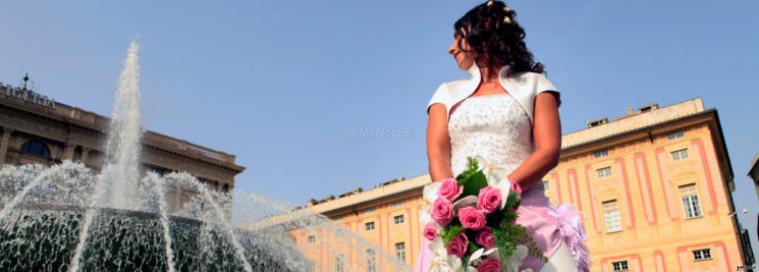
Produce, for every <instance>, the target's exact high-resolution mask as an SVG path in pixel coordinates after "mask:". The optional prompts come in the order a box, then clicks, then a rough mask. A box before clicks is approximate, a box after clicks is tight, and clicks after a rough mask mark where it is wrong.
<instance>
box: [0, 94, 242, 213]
mask: <svg viewBox="0 0 759 272" xmlns="http://www.w3.org/2000/svg"><path fill="white" fill-rule="evenodd" d="M109 124H110V119H109V118H107V117H104V116H101V115H98V114H95V113H92V112H88V111H85V110H82V109H80V108H77V107H72V106H69V105H66V104H63V103H58V102H55V101H54V100H52V99H49V98H47V97H45V96H42V95H40V94H38V93H36V92H34V91H32V90H28V89H26V88H25V87H20V88H19V87H12V86H9V85H5V84H0V164H15V165H19V164H30V163H39V164H44V165H50V164H55V163H60V162H61V161H63V160H74V161H80V162H82V163H83V164H85V165H86V166H88V167H90V168H93V169H95V170H99V169H101V167H102V165H103V161H104V154H105V150H104V147H105V141H106V140H107V137H106V132H107V130H108V126H109ZM142 141H143V150H142V162H143V166H144V167H145V169H146V170H148V171H155V172H157V173H159V174H163V173H167V174H168V173H170V172H174V171H177V172H187V173H190V174H192V175H194V176H196V177H198V179H199V180H200V181H201V182H203V183H205V184H206V185H207V186H208V187H209V188H211V189H212V190H214V191H219V192H229V191H232V190H233V189H234V186H235V176H236V175H237V174H239V173H241V172H242V171H244V170H245V168H244V167H242V166H239V165H237V164H236V163H235V156H234V155H231V154H227V153H225V152H221V151H217V150H213V149H210V148H207V147H203V146H200V145H197V144H194V143H190V142H187V141H185V140H180V139H176V138H172V137H169V136H166V135H162V134H160V133H157V132H153V131H146V132H145V133H144V135H143V139H142ZM175 190H176V191H177V192H176V194H175V197H174V198H173V203H170V205H174V206H176V205H181V203H182V202H183V201H184V200H186V199H187V198H189V195H188V194H189V193H191V192H187V193H184V192H182V190H183V189H182V188H175Z"/></svg>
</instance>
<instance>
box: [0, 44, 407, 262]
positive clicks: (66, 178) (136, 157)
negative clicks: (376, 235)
mask: <svg viewBox="0 0 759 272" xmlns="http://www.w3.org/2000/svg"><path fill="white" fill-rule="evenodd" d="M138 50H139V45H138V43H136V42H132V43H131V45H130V46H129V49H128V51H127V55H126V60H125V62H124V68H123V70H122V73H121V76H120V78H119V84H118V90H117V93H116V97H115V99H114V107H113V114H112V118H111V122H112V123H111V126H110V129H109V133H108V140H107V144H106V147H105V150H106V156H105V158H106V159H105V162H104V165H103V168H102V171H100V172H96V171H94V170H92V169H90V168H88V167H86V166H84V165H83V164H81V163H78V162H71V161H63V162H62V163H60V164H57V165H52V166H49V167H47V166H41V165H22V166H13V165H5V166H3V167H2V168H1V169H0V205H2V206H0V271H172V272H173V271H246V272H250V271H320V270H322V269H323V268H325V267H329V270H335V266H336V265H338V266H340V267H342V268H343V271H353V270H354V268H353V267H352V266H350V265H348V264H347V263H346V264H345V265H344V266H343V264H342V263H341V264H337V263H335V260H340V258H342V254H341V252H342V251H341V249H345V248H350V249H352V252H353V251H355V252H354V253H352V254H351V256H348V257H346V259H347V258H349V257H350V258H352V257H354V256H355V258H360V259H361V260H372V265H373V266H374V267H373V268H374V270H375V271H388V270H392V271H403V270H409V268H408V267H407V266H405V265H404V264H403V263H401V262H400V261H399V260H398V259H397V258H396V257H395V256H392V255H390V254H387V253H386V252H385V251H384V250H382V249H380V248H379V247H377V246H376V245H375V244H373V243H371V242H369V241H367V240H365V239H363V238H362V237H361V236H360V235H358V234H354V233H352V232H350V231H349V230H347V229H344V228H342V227H341V226H339V225H338V224H335V223H334V222H332V221H331V220H329V219H328V218H326V217H324V216H322V215H320V214H315V213H312V212H309V211H308V210H307V209H294V208H293V207H294V205H291V204H288V203H285V202H282V201H276V200H273V199H269V198H266V197H264V196H261V195H258V194H254V193H244V192H236V193H234V195H232V194H229V193H219V192H215V191H211V190H208V189H207V188H206V186H205V185H204V184H202V183H201V182H199V181H198V179H197V178H195V177H193V176H191V175H189V174H187V173H170V174H167V175H164V176H159V175H158V174H156V173H145V172H144V171H143V169H141V167H140V165H141V164H140V154H141V153H140V149H141V136H142V131H143V129H142V126H141V124H140V106H139V95H140V85H139V62H138ZM178 187H181V188H189V189H190V190H193V191H195V192H197V193H196V194H194V195H193V196H192V197H191V199H190V200H189V201H187V202H186V203H184V204H183V206H182V207H178V208H177V209H174V210H169V208H168V207H167V202H166V199H167V196H168V195H170V194H172V193H173V191H174V190H175V188H178ZM296 230H297V231H304V232H307V233H309V234H311V235H313V236H315V237H319V238H318V240H319V241H320V242H319V243H316V244H315V245H307V244H304V243H302V242H301V243H298V241H296V240H295V239H293V237H292V236H291V232H293V231H296ZM315 247H317V248H315ZM322 249H326V254H319V256H320V257H317V259H309V258H308V257H306V255H308V254H307V253H308V252H310V251H313V250H322ZM368 251H371V252H372V254H368V253H367V252H368ZM320 252H321V251H320ZM374 253H376V255H375V254H374ZM367 254H368V255H367ZM370 255H371V256H370ZM338 256H339V257H338ZM339 262H341V261H339ZM361 263H362V264H363V263H365V262H363V261H362V262H361ZM358 269H359V270H361V271H365V270H366V269H365V268H363V266H362V267H361V268H358Z"/></svg>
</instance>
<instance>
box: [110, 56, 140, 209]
mask: <svg viewBox="0 0 759 272" xmlns="http://www.w3.org/2000/svg"><path fill="white" fill-rule="evenodd" d="M139 49H140V46H139V44H138V43H137V42H136V41H133V42H132V43H131V44H130V45H129V49H128V50H127V55H126V60H125V61H124V69H123V70H122V72H121V76H120V77H119V87H118V90H117V91H116V97H115V99H114V101H113V114H112V115H111V127H110V129H109V131H108V142H107V145H106V149H105V150H106V151H105V154H106V161H105V167H104V168H103V173H102V180H103V181H104V182H107V183H108V186H105V188H104V189H105V190H104V193H106V194H107V196H108V197H106V198H104V199H107V200H108V201H107V202H106V203H102V204H103V205H105V206H108V207H112V208H116V209H135V208H137V207H135V206H134V205H135V204H136V203H135V202H136V200H137V194H136V193H137V192H135V190H134V189H135V187H136V186H135V185H136V184H137V180H139V178H140V173H141V167H140V165H141V164H140V151H141V149H142V145H141V139H142V126H141V124H140V64H139V62H138V56H137V52H138V50H139ZM101 183H103V182H101Z"/></svg>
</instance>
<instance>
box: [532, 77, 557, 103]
mask: <svg viewBox="0 0 759 272" xmlns="http://www.w3.org/2000/svg"><path fill="white" fill-rule="evenodd" d="M535 81H536V82H535V97H537V96H538V94H540V93H542V92H552V93H555V94H556V99H557V100H558V102H559V104H558V105H561V93H560V92H559V89H558V88H556V86H554V85H553V83H551V81H550V80H548V78H547V77H546V75H545V74H542V73H541V74H538V75H537V76H536V79H535Z"/></svg>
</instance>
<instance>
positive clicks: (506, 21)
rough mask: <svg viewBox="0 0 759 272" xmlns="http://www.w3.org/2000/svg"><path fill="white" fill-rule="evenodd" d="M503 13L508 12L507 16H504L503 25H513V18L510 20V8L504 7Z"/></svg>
mask: <svg viewBox="0 0 759 272" xmlns="http://www.w3.org/2000/svg"><path fill="white" fill-rule="evenodd" d="M503 11H504V12H506V15H504V16H503V23H504V24H507V25H508V24H511V18H509V12H511V9H510V8H509V7H508V6H506V5H504V6H503Z"/></svg>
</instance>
